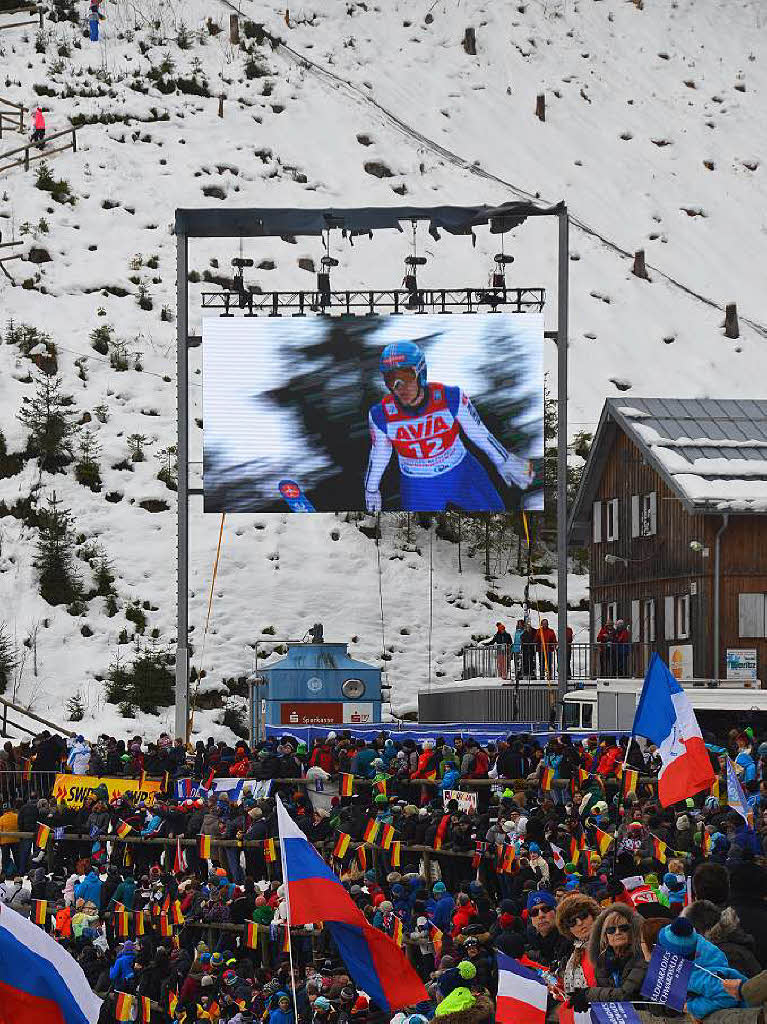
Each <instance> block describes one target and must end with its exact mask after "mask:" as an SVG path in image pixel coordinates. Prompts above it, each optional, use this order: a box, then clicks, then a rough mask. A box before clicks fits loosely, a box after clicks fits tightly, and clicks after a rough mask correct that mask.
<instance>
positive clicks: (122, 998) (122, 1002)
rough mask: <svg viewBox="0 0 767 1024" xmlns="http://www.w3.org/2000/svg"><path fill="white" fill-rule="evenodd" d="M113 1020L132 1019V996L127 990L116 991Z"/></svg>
mask: <svg viewBox="0 0 767 1024" xmlns="http://www.w3.org/2000/svg"><path fill="white" fill-rule="evenodd" d="M115 1020H133V996H130V995H128V993H127V992H118V993H117V1002H116V1003H115Z"/></svg>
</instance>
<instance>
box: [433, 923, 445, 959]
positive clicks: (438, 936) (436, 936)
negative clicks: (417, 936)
mask: <svg viewBox="0 0 767 1024" xmlns="http://www.w3.org/2000/svg"><path fill="white" fill-rule="evenodd" d="M429 938H430V939H431V942H432V945H433V946H434V959H435V961H436V960H440V959H441V958H442V940H443V938H444V936H443V934H442V932H441V931H440V930H439V928H438V927H437V926H436V924H432V922H429Z"/></svg>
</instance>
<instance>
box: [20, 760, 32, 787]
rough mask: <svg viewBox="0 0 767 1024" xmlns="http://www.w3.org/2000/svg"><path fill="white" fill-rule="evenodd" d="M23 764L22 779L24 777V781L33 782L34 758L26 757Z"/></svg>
mask: <svg viewBox="0 0 767 1024" xmlns="http://www.w3.org/2000/svg"><path fill="white" fill-rule="evenodd" d="M21 765H22V768H21V779H22V782H31V781H32V758H31V757H25V758H24V760H23V761H22V762H21Z"/></svg>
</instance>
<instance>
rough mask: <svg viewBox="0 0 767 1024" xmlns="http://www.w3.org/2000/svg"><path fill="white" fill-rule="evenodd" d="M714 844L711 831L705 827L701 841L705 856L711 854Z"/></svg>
mask: <svg viewBox="0 0 767 1024" xmlns="http://www.w3.org/2000/svg"><path fill="white" fill-rule="evenodd" d="M712 846H713V843H712V842H711V836H710V835H709V833H708V832H707V831H706V829H705V828H704V829H703V841H702V843H701V849H702V851H703V856H704V857H708V856H709V855H710V853H711V848H712Z"/></svg>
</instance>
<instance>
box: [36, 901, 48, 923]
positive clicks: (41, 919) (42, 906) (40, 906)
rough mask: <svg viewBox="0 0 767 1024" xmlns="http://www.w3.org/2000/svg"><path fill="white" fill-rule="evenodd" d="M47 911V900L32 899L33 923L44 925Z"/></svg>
mask: <svg viewBox="0 0 767 1024" xmlns="http://www.w3.org/2000/svg"><path fill="white" fill-rule="evenodd" d="M47 913H48V900H32V920H33V921H34V922H35V924H39V925H42V927H43V928H44V927H45V919H46V915H47Z"/></svg>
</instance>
